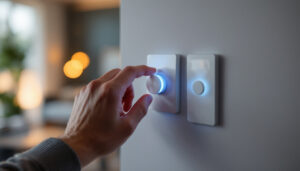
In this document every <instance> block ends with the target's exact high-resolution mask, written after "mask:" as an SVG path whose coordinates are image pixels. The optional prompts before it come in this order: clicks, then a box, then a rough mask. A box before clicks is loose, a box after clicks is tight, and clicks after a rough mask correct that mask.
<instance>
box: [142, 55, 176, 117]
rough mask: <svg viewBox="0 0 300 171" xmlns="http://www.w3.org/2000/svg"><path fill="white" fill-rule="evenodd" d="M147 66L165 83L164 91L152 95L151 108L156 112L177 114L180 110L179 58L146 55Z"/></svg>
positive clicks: (174, 56)
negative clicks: (162, 78) (152, 68)
mask: <svg viewBox="0 0 300 171" xmlns="http://www.w3.org/2000/svg"><path fill="white" fill-rule="evenodd" d="M147 65H148V66H150V67H154V68H156V69H157V72H158V73H160V75H161V76H163V77H164V79H165V81H166V91H165V92H164V93H162V94H152V95H153V102H152V104H151V106H150V107H151V108H152V109H154V110H155V111H157V112H166V113H178V112H179V109H180V101H179V100H180V94H179V93H180V80H179V79H180V57H179V56H178V55H148V57H147Z"/></svg>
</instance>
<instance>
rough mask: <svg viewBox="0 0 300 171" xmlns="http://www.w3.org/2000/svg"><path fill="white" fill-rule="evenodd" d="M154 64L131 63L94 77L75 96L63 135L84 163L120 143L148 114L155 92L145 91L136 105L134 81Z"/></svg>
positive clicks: (150, 72) (154, 70)
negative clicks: (134, 64)
mask: <svg viewBox="0 0 300 171" xmlns="http://www.w3.org/2000/svg"><path fill="white" fill-rule="evenodd" d="M155 72H156V69H155V68H151V67H147V66H144V65H141V66H128V67H126V68H124V69H123V70H120V69H114V70H111V71H109V72H108V73H106V74H105V75H103V76H102V77H100V78H98V79H96V80H93V81H91V82H90V83H89V84H88V85H87V86H85V87H84V88H83V89H82V90H81V91H80V93H79V94H78V95H77V96H76V97H75V101H74V106H73V110H72V114H71V117H70V119H69V122H68V124H67V128H66V130H65V133H64V135H63V136H62V137H61V139H62V140H63V141H64V142H65V143H67V144H68V145H69V146H70V147H71V148H72V149H73V150H74V151H75V153H76V154H77V156H78V158H79V160H80V164H81V167H84V166H86V165H87V164H88V163H90V162H91V161H92V160H94V159H95V158H96V157H98V156H102V155H105V154H108V153H110V152H112V151H114V150H116V149H117V148H118V147H119V146H121V145H122V144H123V143H124V142H125V141H126V140H127V139H128V137H129V136H130V135H131V134H132V133H133V132H134V130H135V128H136V127H137V125H138V123H139V122H140V121H141V119H142V118H143V117H144V116H145V115H146V113H147V110H148V107H149V105H150V104H151V102H152V96H151V95H149V94H144V95H143V96H142V97H140V98H139V99H138V100H137V101H136V103H135V104H134V105H132V101H133V98H134V91H133V87H132V82H133V81H134V80H135V79H136V78H138V77H141V76H149V75H152V74H154V73H155Z"/></svg>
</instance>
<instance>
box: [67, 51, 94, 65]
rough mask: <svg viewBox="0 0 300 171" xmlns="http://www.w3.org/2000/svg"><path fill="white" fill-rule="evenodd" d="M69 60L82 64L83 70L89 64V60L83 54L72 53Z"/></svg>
mask: <svg viewBox="0 0 300 171" xmlns="http://www.w3.org/2000/svg"><path fill="white" fill-rule="evenodd" d="M71 60H78V61H79V62H80V63H81V64H82V66H83V69H85V68H86V67H88V66H89V64H90V58H89V56H88V55H87V54H86V53H84V52H76V53H74V55H73V56H72V58H71Z"/></svg>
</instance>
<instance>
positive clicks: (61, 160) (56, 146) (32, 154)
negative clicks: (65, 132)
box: [16, 138, 80, 171]
mask: <svg viewBox="0 0 300 171" xmlns="http://www.w3.org/2000/svg"><path fill="white" fill-rule="evenodd" d="M19 157H20V158H28V159H29V160H33V161H34V162H36V163H37V164H38V165H39V166H41V168H43V170H74V171H76V170H80V162H79V159H78V157H77V155H76V153H75V152H74V151H73V150H72V149H71V147H69V146H68V145H67V144H66V143H64V142H63V141H62V140H60V139H57V138H49V139H47V140H45V141H44V142H42V143H41V144H39V145H38V146H36V147H34V148H32V149H30V150H28V151H26V152H24V153H21V154H18V155H17V156H16V158H19Z"/></svg>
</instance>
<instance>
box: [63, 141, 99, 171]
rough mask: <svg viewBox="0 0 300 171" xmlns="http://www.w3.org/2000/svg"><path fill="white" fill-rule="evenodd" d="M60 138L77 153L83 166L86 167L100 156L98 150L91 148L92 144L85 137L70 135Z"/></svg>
mask: <svg viewBox="0 0 300 171" xmlns="http://www.w3.org/2000/svg"><path fill="white" fill-rule="evenodd" d="M60 139H61V140H62V141H63V142H65V143H66V144H67V145H68V146H69V147H70V148H71V149H72V150H73V151H74V152H75V153H76V155H77V157H78V159H79V161H80V165H81V167H84V166H85V165H87V164H88V163H90V162H91V161H92V160H94V159H95V158H96V157H97V156H98V154H97V152H96V151H95V150H93V149H91V146H90V145H89V144H88V143H86V140H84V139H81V138H75V137H68V136H62V137H60Z"/></svg>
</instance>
